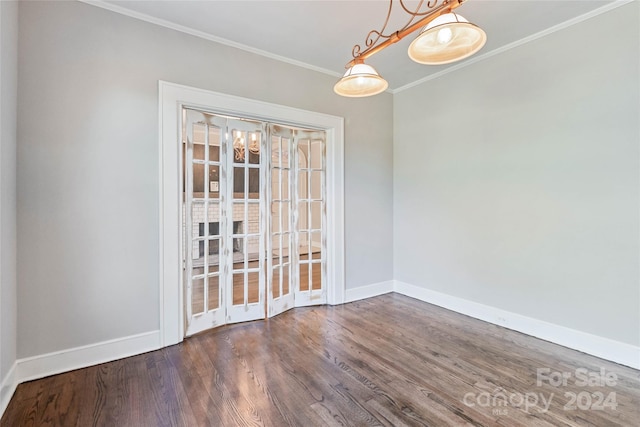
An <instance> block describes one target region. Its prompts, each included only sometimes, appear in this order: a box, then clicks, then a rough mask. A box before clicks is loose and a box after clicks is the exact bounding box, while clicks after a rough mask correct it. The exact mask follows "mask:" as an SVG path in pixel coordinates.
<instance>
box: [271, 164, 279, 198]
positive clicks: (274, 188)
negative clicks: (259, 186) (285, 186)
mask: <svg viewBox="0 0 640 427" xmlns="http://www.w3.org/2000/svg"><path fill="white" fill-rule="evenodd" d="M271 198H272V199H273V200H280V199H281V197H280V169H273V170H272V171H271Z"/></svg>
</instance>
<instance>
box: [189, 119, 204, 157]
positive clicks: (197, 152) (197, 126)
mask: <svg viewBox="0 0 640 427" xmlns="http://www.w3.org/2000/svg"><path fill="white" fill-rule="evenodd" d="M192 129H193V158H194V159H198V160H204V133H205V125H204V124H203V123H194V125H193V128H192Z"/></svg>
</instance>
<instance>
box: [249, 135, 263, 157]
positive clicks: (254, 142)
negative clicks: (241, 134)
mask: <svg viewBox="0 0 640 427" xmlns="http://www.w3.org/2000/svg"><path fill="white" fill-rule="evenodd" d="M260 141H261V134H260V132H250V134H249V146H248V151H249V163H251V164H254V165H259V164H260Z"/></svg>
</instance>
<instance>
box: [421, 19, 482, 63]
mask: <svg viewBox="0 0 640 427" xmlns="http://www.w3.org/2000/svg"><path fill="white" fill-rule="evenodd" d="M486 41H487V35H486V34H485V32H484V31H482V28H480V27H478V26H477V25H474V24H472V23H470V22H469V21H467V20H466V19H464V18H463V17H462V16H460V15H458V14H455V13H453V12H452V13H445V14H444V15H440V16H438V17H437V18H436V19H434V20H433V21H431V22H429V24H427V25H426V26H425V27H424V28H423V29H422V31H420V34H419V35H418V37H416V39H415V40H414V41H412V42H411V44H410V45H409V58H411V59H413V60H414V61H416V62H418V63H420V64H429V65H439V64H449V63H450V62H455V61H460V60H461V59H464V58H466V57H468V56H471V55H473V54H474V53H476V52H477V51H479V50H480V49H482V46H484V44H485V42H486Z"/></svg>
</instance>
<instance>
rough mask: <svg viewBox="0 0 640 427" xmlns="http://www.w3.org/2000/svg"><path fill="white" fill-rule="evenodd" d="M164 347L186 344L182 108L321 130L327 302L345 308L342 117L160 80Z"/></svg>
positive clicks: (160, 219)
mask: <svg viewBox="0 0 640 427" xmlns="http://www.w3.org/2000/svg"><path fill="white" fill-rule="evenodd" d="M158 96H159V129H158V133H159V143H160V147H159V148H160V158H159V173H160V188H159V191H160V205H159V223H160V228H159V246H160V251H159V262H160V269H159V303H160V345H161V347H166V346H169V345H173V344H177V343H179V342H181V341H182V340H183V339H184V301H183V291H182V290H183V274H182V259H183V257H182V237H183V236H182V232H181V230H182V223H181V218H180V212H181V209H182V208H181V202H180V201H181V194H180V191H181V188H182V187H181V179H182V177H181V174H180V164H181V141H180V137H179V136H180V125H181V110H182V107H183V106H189V107H194V108H198V109H202V110H205V111H215V112H218V113H222V114H228V115H235V116H237V117H244V118H253V119H258V120H262V121H273V122H277V123H282V124H289V125H292V126H298V127H307V128H315V129H322V130H324V131H326V135H327V153H326V162H327V164H326V165H327V169H326V197H327V230H326V233H327V234H326V236H327V302H328V303H329V304H332V305H335V304H342V303H344V299H345V275H344V271H345V270H344V264H345V263H344V120H343V118H342V117H337V116H330V115H327V114H322V113H315V112H312V111H307V110H300V109H297V108H292V107H287V106H282V105H277V104H271V103H267V102H262V101H256V100H252V99H248V98H241V97H237V96H232V95H226V94H222V93H218V92H212V91H208V90H204V89H198V88H193V87H189V86H183V85H178V84H175V83H169V82H164V81H159V83H158Z"/></svg>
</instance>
